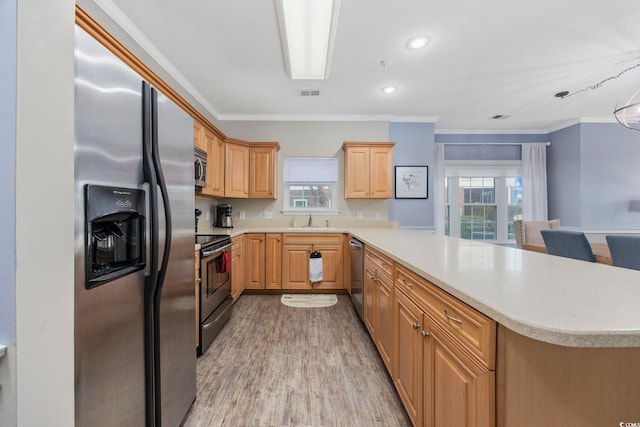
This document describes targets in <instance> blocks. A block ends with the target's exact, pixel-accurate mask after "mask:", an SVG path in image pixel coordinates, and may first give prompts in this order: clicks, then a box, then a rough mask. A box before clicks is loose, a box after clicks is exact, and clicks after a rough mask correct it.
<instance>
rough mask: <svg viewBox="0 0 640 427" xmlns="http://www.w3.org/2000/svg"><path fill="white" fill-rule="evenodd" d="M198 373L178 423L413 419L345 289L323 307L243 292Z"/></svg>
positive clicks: (390, 422)
mask: <svg viewBox="0 0 640 427" xmlns="http://www.w3.org/2000/svg"><path fill="white" fill-rule="evenodd" d="M197 376H198V392H197V398H196V401H195V403H194V404H193V406H192V408H191V410H190V412H189V413H188V414H187V417H186V419H185V421H184V422H183V426H184V427H194V426H207V427H213V426H234V427H235V426H251V427H254V426H255V427H266V426H273V427H280V426H283V427H284V426H298V427H301V426H314V427H315V426H367V427H370V426H385V427H387V426H389V427H390V426H410V425H411V422H410V421H409V419H408V417H407V415H406V413H405V411H404V408H403V407H402V403H401V402H400V399H399V397H398V395H397V393H396V391H395V389H394V387H393V384H392V382H391V378H390V377H389V375H388V374H387V372H386V369H385V367H384V365H383V363H382V360H381V359H380V357H379V356H378V353H377V350H376V348H375V346H374V344H373V342H372V341H371V339H370V338H369V335H368V333H367V332H366V330H365V327H364V325H363V324H362V323H361V322H360V320H359V319H358V317H357V315H356V313H355V311H354V310H353V307H352V306H351V301H350V300H349V297H348V296H346V295H339V296H338V303H337V304H336V305H334V306H332V307H326V308H292V307H287V306H285V305H283V304H281V303H280V295H243V296H241V297H240V299H238V301H236V303H235V305H234V307H233V314H232V317H231V320H230V321H229V323H227V325H226V326H225V328H224V329H223V330H222V332H221V333H220V335H218V337H217V338H216V339H215V341H214V342H213V343H212V344H211V346H210V347H209V349H208V350H207V351H206V353H205V354H204V355H203V356H202V357H200V358H199V359H198V362H197Z"/></svg>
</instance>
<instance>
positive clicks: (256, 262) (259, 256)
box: [244, 233, 265, 289]
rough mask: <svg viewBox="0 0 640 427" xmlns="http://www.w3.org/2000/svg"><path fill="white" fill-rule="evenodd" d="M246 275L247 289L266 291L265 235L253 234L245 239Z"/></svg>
mask: <svg viewBox="0 0 640 427" xmlns="http://www.w3.org/2000/svg"><path fill="white" fill-rule="evenodd" d="M244 239H245V251H244V254H245V260H244V262H245V270H244V271H245V275H244V283H245V287H246V289H264V287H265V283H264V276H265V274H264V270H265V241H264V234H262V233H251V234H246V235H245V237H244Z"/></svg>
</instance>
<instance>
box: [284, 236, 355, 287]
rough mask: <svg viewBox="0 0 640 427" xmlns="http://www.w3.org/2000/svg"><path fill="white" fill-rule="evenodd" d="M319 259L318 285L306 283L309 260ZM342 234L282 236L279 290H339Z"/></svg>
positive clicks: (341, 266) (342, 265)
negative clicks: (317, 255) (316, 256)
mask: <svg viewBox="0 0 640 427" xmlns="http://www.w3.org/2000/svg"><path fill="white" fill-rule="evenodd" d="M313 251H318V252H320V254H321V255H322V276H323V280H322V281H321V282H316V283H313V284H312V283H311V282H309V256H310V255H311V252H313ZM343 251H344V249H343V241H342V234H306V233H304V234H302V233H295V234H293V233H291V234H284V235H283V241H282V288H283V289H343V286H344V285H343V275H344V273H343V269H344V261H343Z"/></svg>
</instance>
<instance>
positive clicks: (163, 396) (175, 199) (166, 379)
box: [34, 27, 196, 427]
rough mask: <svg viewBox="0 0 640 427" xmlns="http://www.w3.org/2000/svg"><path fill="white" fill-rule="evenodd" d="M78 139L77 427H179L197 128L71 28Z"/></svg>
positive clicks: (190, 290) (186, 359) (190, 356)
mask: <svg viewBox="0 0 640 427" xmlns="http://www.w3.org/2000/svg"><path fill="white" fill-rule="evenodd" d="M74 138H75V205H76V208H75V242H76V245H75V402H76V403H75V408H76V409H75V412H76V414H75V416H76V420H75V422H76V425H77V426H83V427H91V426H136V427H139V426H145V425H146V426H154V427H159V426H161V425H162V426H178V425H179V424H180V422H181V421H182V419H183V418H184V416H185V413H186V412H187V411H188V409H189V407H190V406H191V404H192V403H193V401H194V399H195V393H196V373H195V363H196V360H195V359H196V353H195V295H194V246H193V243H194V237H193V212H194V181H193V121H192V119H191V118H190V117H189V116H188V115H187V114H186V113H185V112H184V111H182V110H181V109H180V108H179V107H177V106H176V105H175V104H173V103H172V102H171V101H170V100H169V99H168V98H167V97H165V96H163V95H162V94H161V93H159V92H157V91H156V90H155V89H154V88H152V87H151V86H150V85H149V84H148V83H146V82H144V81H143V79H142V78H141V77H140V76H139V75H138V74H137V73H136V72H134V71H133V70H132V69H131V68H129V67H128V66H127V65H126V64H125V63H123V62H122V61H120V60H119V59H118V58H117V57H115V56H114V55H113V54H111V53H110V52H109V51H108V50H107V49H106V48H104V47H103V46H102V45H101V44H100V43H98V42H97V41H96V40H95V39H93V38H92V37H91V36H90V35H88V34H87V33H86V32H84V31H83V30H82V29H80V28H79V27H76V33H75V137H74ZM52 226H55V225H54V224H52ZM34 410H37V408H36V409H34Z"/></svg>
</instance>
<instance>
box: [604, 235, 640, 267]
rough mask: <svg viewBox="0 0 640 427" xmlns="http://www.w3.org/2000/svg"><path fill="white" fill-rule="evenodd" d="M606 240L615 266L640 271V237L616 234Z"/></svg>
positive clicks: (608, 236)
mask: <svg viewBox="0 0 640 427" xmlns="http://www.w3.org/2000/svg"><path fill="white" fill-rule="evenodd" d="M606 239H607V245H608V246H609V251H610V252H611V261H612V263H613V265H615V266H616V267H623V268H631V269H633V270H640V236H629V235H624V234H615V235H607V236H606Z"/></svg>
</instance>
